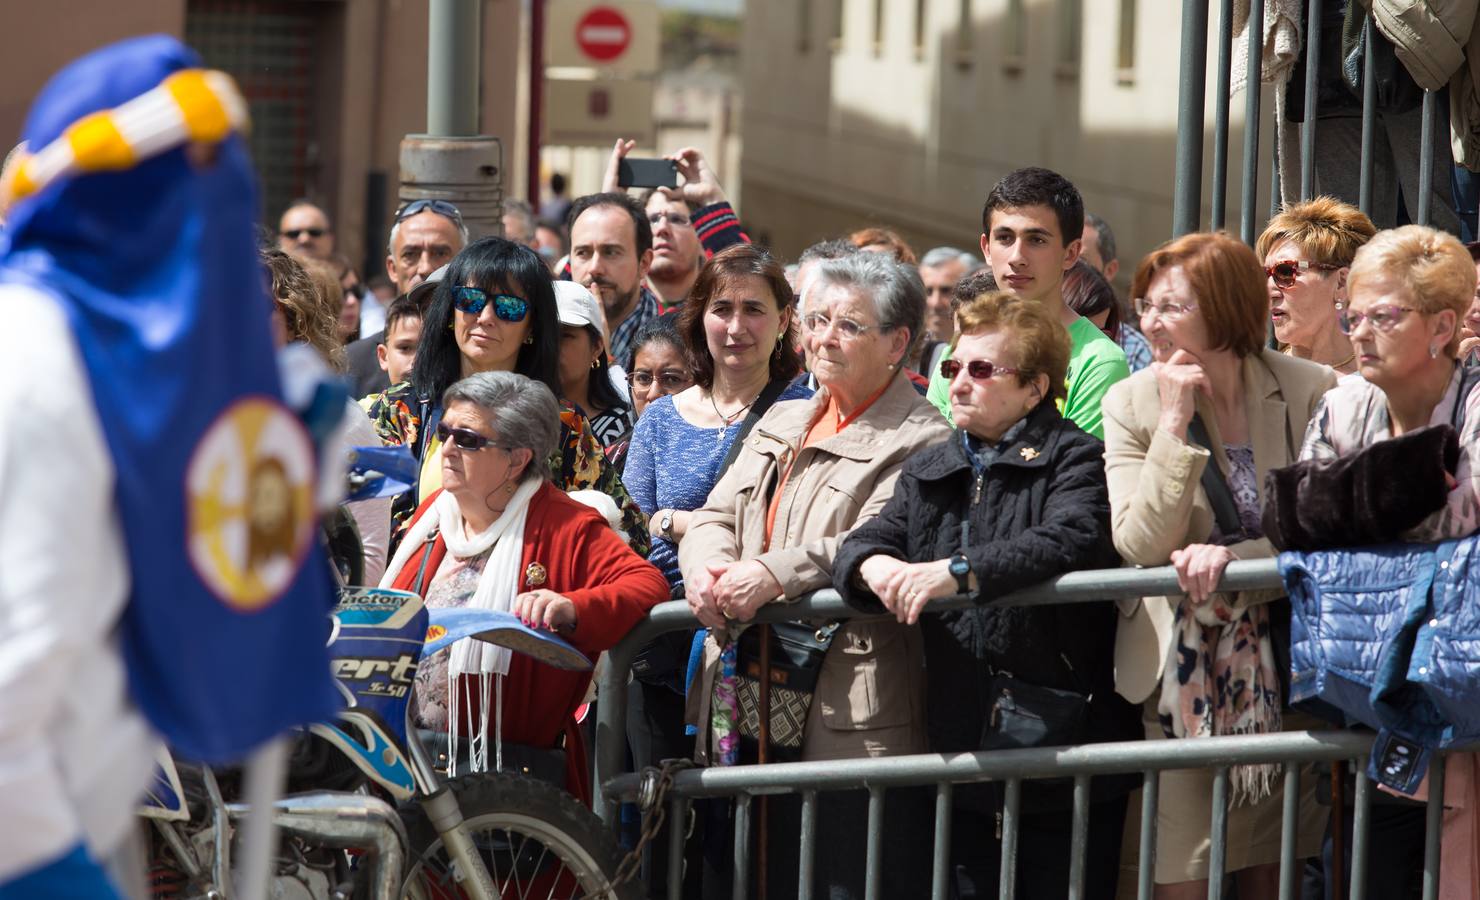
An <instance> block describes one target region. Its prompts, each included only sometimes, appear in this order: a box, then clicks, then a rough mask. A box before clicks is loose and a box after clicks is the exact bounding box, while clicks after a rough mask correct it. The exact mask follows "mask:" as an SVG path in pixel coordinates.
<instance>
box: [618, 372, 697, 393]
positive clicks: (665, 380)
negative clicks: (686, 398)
mask: <svg viewBox="0 0 1480 900" xmlns="http://www.w3.org/2000/svg"><path fill="white" fill-rule="evenodd" d="M654 381H656V382H657V383H658V387H659V388H660V389H661V390H662V391H663V393H665V394H676V393H678V392H679V391H681V390H683V389H684V388H686V387H688V386H689V385H691V384H693V383H694V379H692V378H690V377H689V376H687V375H681V374H679V373H678V372H659V373H658V374H656V375H655V374H653V373H652V372H645V371H643V370H642V369H638V370H637V371H636V372H631V373H629V374H628V375H627V383H628V384H630V385H632V386H633V387H635V388H637V389H638V390H643V391H645V390H647V389H648V388H650V387H652V386H653V382H654Z"/></svg>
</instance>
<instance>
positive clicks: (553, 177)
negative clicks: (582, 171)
mask: <svg viewBox="0 0 1480 900" xmlns="http://www.w3.org/2000/svg"><path fill="white" fill-rule="evenodd" d="M550 193H552V194H554V195H555V196H557V197H558V196H560V195H561V194H563V193H565V175H564V174H563V173H561V172H552V173H551V174H550Z"/></svg>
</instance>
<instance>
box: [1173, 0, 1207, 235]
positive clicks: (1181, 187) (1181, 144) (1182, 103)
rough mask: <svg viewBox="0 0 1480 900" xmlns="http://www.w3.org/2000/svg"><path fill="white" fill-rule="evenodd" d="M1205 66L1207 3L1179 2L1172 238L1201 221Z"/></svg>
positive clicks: (1185, 232)
mask: <svg viewBox="0 0 1480 900" xmlns="http://www.w3.org/2000/svg"><path fill="white" fill-rule="evenodd" d="M1207 65H1208V4H1207V0H1182V63H1181V87H1180V88H1179V90H1178V93H1177V174H1176V179H1177V182H1176V184H1175V185H1174V186H1173V191H1174V195H1173V199H1172V237H1181V236H1182V235H1184V234H1190V233H1191V232H1194V231H1197V230H1198V223H1199V222H1201V220H1202V154H1203V92H1204V89H1205V88H1206V85H1207V80H1208V78H1207Z"/></svg>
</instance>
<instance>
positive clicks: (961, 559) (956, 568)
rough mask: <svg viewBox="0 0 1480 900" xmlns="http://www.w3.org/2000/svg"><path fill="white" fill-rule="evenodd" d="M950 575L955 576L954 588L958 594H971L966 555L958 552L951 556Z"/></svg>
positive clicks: (969, 569)
mask: <svg viewBox="0 0 1480 900" xmlns="http://www.w3.org/2000/svg"><path fill="white" fill-rule="evenodd" d="M950 573H951V574H952V575H955V576H956V587H957V589H958V590H959V592H960V593H962V594H968V593H970V592H971V563H969V562H967V561H966V554H965V553H962V552H961V551H960V550H957V551H956V552H955V553H954V554H952V556H951V564H950Z"/></svg>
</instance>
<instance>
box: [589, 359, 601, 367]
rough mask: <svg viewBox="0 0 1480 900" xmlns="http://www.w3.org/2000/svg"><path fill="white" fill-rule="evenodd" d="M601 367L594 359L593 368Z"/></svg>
mask: <svg viewBox="0 0 1480 900" xmlns="http://www.w3.org/2000/svg"><path fill="white" fill-rule="evenodd" d="M600 365H601V364H600V363H599V362H597V361H596V360H594V359H593V360H591V368H593V369H595V368H598V367H599V366H600Z"/></svg>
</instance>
